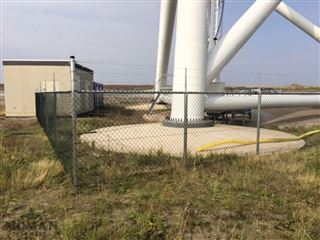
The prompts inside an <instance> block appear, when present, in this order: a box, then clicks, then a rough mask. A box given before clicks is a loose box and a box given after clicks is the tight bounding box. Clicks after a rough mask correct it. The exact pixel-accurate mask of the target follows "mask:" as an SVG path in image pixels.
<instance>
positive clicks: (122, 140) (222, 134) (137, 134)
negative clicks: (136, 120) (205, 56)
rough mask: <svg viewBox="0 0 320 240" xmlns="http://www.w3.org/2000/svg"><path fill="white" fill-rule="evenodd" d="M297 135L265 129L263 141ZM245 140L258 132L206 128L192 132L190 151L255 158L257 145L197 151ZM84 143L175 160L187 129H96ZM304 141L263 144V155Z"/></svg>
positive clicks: (153, 125)
mask: <svg viewBox="0 0 320 240" xmlns="http://www.w3.org/2000/svg"><path fill="white" fill-rule="evenodd" d="M290 137H293V135H291V134H288V133H284V132H280V131H275V130H269V129H261V138H262V139H263V138H290ZM226 139H241V140H255V139H256V128H253V127H243V126H232V125H220V124H219V125H215V126H213V127H206V128H189V129H188V151H189V152H190V153H191V154H201V155H208V154H210V153H228V154H230V153H232V154H237V155H244V154H255V151H256V145H255V144H253V145H237V144H227V145H222V146H219V147H217V148H214V149H211V150H208V151H204V152H197V150H196V149H197V147H199V146H202V145H204V144H208V143H213V142H215V141H219V140H226ZM80 140H81V141H82V142H87V143H94V144H95V146H96V147H97V148H101V149H105V150H109V151H117V152H136V153H142V154H143V153H148V152H150V151H157V150H162V151H163V152H164V153H168V154H171V155H174V156H182V154H183V128H171V127H165V126H163V125H162V124H161V123H148V124H134V125H121V126H115V127H106V128H100V129H96V130H95V131H93V132H91V133H87V134H82V135H81V137H80ZM304 144H305V142H304V141H303V140H298V141H292V142H277V143H262V144H260V154H262V155H266V154H271V153H273V152H288V151H293V150H297V149H299V148H301V147H303V146H304Z"/></svg>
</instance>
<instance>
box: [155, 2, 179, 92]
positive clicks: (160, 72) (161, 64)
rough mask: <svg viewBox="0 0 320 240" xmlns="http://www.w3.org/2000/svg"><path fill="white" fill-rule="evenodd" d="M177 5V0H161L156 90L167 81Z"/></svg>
mask: <svg viewBox="0 0 320 240" xmlns="http://www.w3.org/2000/svg"><path fill="white" fill-rule="evenodd" d="M176 7H177V0H162V1H161V10H160V26H159V39H158V56H157V72H156V80H155V91H160V90H161V89H162V88H163V87H164V86H165V84H166V83H167V73H168V64H169V58H170V49H171V42H172V35H173V27H174V19H175V15H176Z"/></svg>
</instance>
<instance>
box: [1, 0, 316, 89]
mask: <svg viewBox="0 0 320 240" xmlns="http://www.w3.org/2000/svg"><path fill="white" fill-rule="evenodd" d="M253 2H254V1H253V0H248V1H240V0H239V1H234V0H233V1H231V0H226V8H225V14H224V22H223V32H224V33H226V32H227V31H228V29H229V28H230V27H231V26H232V24H233V23H234V22H235V21H236V20H237V19H238V18H239V17H240V16H241V15H242V14H243V13H244V12H245V11H246V9H248V7H249V6H250V5H251V4H252V3H253ZM285 2H286V3H287V4H288V5H290V6H291V7H292V8H294V9H295V10H297V11H298V12H300V13H301V14H303V15H304V16H305V17H306V18H308V19H309V20H311V21H312V22H314V23H316V24H317V25H320V17H319V16H320V13H319V5H320V3H319V1H318V0H313V1H285ZM159 12H160V2H159V1H157V0H149V1H147V0H145V1H135V0H131V1H130V0H129V1H121V0H117V1H63V0H61V1H32V2H31V1H20V2H17V1H4V0H1V57H2V59H16V58H18V59H21V58H23V59H26V58H31V59H68V57H69V56H70V55H75V56H76V60H78V61H82V62H83V63H82V64H83V65H85V66H87V67H90V68H92V69H93V70H94V71H95V80H96V81H99V82H103V83H109V84H110V83H114V84H126V83H129V84H145V83H149V84H153V82H154V78H155V65H156V55H157V38H158V26H159ZM319 46H320V45H319V43H317V42H316V41H315V40H313V39H312V38H310V37H309V36H308V35H306V34H305V33H303V32H302V31H301V30H299V29H298V28H296V27H295V26H294V25H292V24H291V23H289V22H288V21H287V20H285V19H284V18H283V17H281V16H279V15H278V14H277V13H273V14H272V15H271V16H270V18H269V19H268V20H267V21H266V22H265V23H264V25H263V26H262V27H261V28H260V29H259V30H258V32H257V33H256V34H255V35H254V36H253V37H252V38H251V39H250V41H249V42H248V43H247V44H246V45H245V47H244V48H243V49H242V50H241V51H240V52H239V53H238V55H237V56H236V57H235V58H234V59H233V60H232V61H231V62H230V64H229V65H228V66H227V67H226V69H225V70H224V72H223V74H222V79H223V81H226V82H227V84H228V83H229V84H230V83H232V84H237V85H241V84H254V83H258V82H259V81H261V82H262V83H263V84H277V85H285V84H290V83H300V84H305V85H319V79H320V72H319V65H320V60H319V58H320V47H319ZM118 64H119V65H118ZM170 65H172V59H171V63H170ZM259 73H261V78H260V80H259Z"/></svg>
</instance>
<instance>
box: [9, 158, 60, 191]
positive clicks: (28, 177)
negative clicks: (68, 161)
mask: <svg viewBox="0 0 320 240" xmlns="http://www.w3.org/2000/svg"><path fill="white" fill-rule="evenodd" d="M62 172H63V166H62V164H61V163H60V162H59V161H57V160H48V159H44V160H40V161H38V162H31V163H30V164H29V166H27V167H24V168H19V169H17V170H16V172H15V173H14V174H13V177H12V186H13V187H14V188H16V189H30V188H35V187H39V186H40V185H42V184H44V183H46V182H50V181H52V180H53V179H54V178H55V177H56V176H58V175H59V174H61V173H62Z"/></svg>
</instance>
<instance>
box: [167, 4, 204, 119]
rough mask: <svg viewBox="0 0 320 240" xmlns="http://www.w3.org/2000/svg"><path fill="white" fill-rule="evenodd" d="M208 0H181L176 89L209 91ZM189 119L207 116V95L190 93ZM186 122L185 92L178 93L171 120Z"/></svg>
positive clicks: (174, 79)
mask: <svg viewBox="0 0 320 240" xmlns="http://www.w3.org/2000/svg"><path fill="white" fill-rule="evenodd" d="M207 11H208V1H190V0H179V1H178V9H177V32H176V46H175V59H174V73H173V91H174V92H184V91H188V92H204V91H206V78H207V75H206V72H207V54H208V27H207ZM187 118H188V122H190V123H191V122H202V120H203V119H204V96H203V95H200V94H197V95H192V94H190V95H189V97H188V117H187ZM169 122H173V123H174V124H175V123H183V122H184V96H183V94H174V95H173V100H172V109H171V116H170V121H169Z"/></svg>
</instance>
